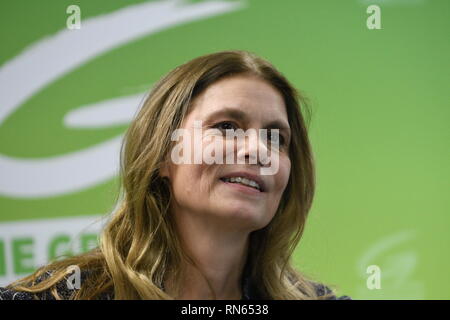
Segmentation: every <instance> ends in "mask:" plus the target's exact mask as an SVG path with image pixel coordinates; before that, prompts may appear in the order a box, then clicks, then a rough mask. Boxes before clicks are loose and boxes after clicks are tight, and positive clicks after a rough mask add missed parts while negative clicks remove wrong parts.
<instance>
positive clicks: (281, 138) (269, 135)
mask: <svg viewBox="0 0 450 320" xmlns="http://www.w3.org/2000/svg"><path fill="white" fill-rule="evenodd" d="M267 138H268V139H269V140H272V130H268V131H267ZM278 139H279V143H280V146H283V145H284V144H285V142H286V141H285V139H284V137H283V135H281V134H280V133H278Z"/></svg>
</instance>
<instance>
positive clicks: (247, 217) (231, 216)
mask: <svg viewBox="0 0 450 320" xmlns="http://www.w3.org/2000/svg"><path fill="white" fill-rule="evenodd" d="M220 212H221V214H220V215H221V216H222V217H224V218H226V220H228V221H230V222H231V223H232V224H233V225H235V226H237V227H239V228H241V227H242V228H244V229H248V230H251V231H254V230H258V229H261V228H264V227H265V226H266V225H267V224H268V223H269V222H270V220H268V219H267V212H264V211H262V210H257V209H255V208H245V207H244V206H242V207H239V208H236V206H232V208H224V207H222V208H220Z"/></svg>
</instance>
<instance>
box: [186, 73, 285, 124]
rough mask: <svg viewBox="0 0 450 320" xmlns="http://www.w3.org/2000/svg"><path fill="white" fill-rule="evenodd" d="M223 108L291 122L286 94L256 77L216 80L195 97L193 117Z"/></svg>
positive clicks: (202, 116)
mask: <svg viewBox="0 0 450 320" xmlns="http://www.w3.org/2000/svg"><path fill="white" fill-rule="evenodd" d="M223 108H232V109H237V110H239V111H243V112H245V113H247V114H248V115H249V117H250V118H252V119H255V120H256V119H261V120H266V119H267V120H274V118H275V117H276V118H277V119H281V120H285V122H287V113H286V107H285V104H284V99H283V96H282V95H281V94H280V93H279V92H278V90H277V89H275V88H274V87H273V86H272V85H271V84H270V83H268V82H267V81H265V80H263V79H260V78H257V77H255V76H248V75H239V76H233V77H229V78H225V79H221V80H219V81H217V82H215V83H213V84H212V85H210V86H209V87H208V88H206V89H205V90H204V91H203V92H202V93H201V94H200V95H199V96H197V97H196V98H195V99H194V101H193V105H192V109H191V112H190V116H191V117H195V118H196V119H199V118H205V117H207V116H208V115H210V114H212V113H215V112H217V111H219V110H221V109H223Z"/></svg>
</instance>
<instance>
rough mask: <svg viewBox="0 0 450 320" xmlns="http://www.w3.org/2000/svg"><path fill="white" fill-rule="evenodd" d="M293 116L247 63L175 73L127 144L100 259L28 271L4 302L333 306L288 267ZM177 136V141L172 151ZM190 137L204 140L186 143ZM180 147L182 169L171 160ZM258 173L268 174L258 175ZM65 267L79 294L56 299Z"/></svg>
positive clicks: (306, 195)
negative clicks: (206, 154) (76, 271)
mask: <svg viewBox="0 0 450 320" xmlns="http://www.w3.org/2000/svg"><path fill="white" fill-rule="evenodd" d="M301 108H302V109H303V111H305V112H307V111H308V110H307V109H306V104H305V101H304V99H303V98H302V97H300V96H299V95H298V94H297V92H296V91H295V89H294V88H293V87H292V86H291V85H290V83H289V82H288V81H287V80H286V79H285V78H284V77H283V76H282V75H281V74H280V73H279V72H278V71H277V70H276V69H275V68H274V67H273V66H272V65H271V64H270V63H268V62H267V61H265V60H263V59H261V58H259V57H257V56H255V55H253V54H251V53H249V52H245V51H224V52H218V53H214V54H210V55H205V56H202V57H199V58H196V59H194V60H191V61H189V62H187V63H185V64H183V65H181V66H179V67H177V68H175V69H174V70H172V71H171V72H170V73H169V74H168V75H166V76H165V77H164V78H163V79H161V80H160V81H159V82H158V83H157V84H156V85H155V87H154V88H153V89H152V91H151V92H150V94H149V95H148V97H147V98H146V100H145V102H144V104H143V106H142V108H141V110H140V112H139V114H138V115H137V117H136V118H135V120H134V121H133V122H132V123H131V125H130V127H129V129H128V131H127V133H126V136H125V141H124V142H125V143H124V148H123V150H122V151H123V152H122V159H121V160H122V161H121V181H122V192H121V200H120V203H119V204H120V206H119V207H118V208H119V209H118V210H117V212H115V213H114V215H113V216H112V219H111V220H110V221H109V223H108V224H107V226H106V227H105V229H104V230H103V232H102V234H101V239H100V246H99V248H97V249H95V250H92V251H91V252H88V253H86V254H83V255H79V256H75V257H71V258H68V259H65V260H62V261H58V262H54V263H52V264H49V265H47V266H45V267H43V268H41V269H39V270H38V271H37V272H35V273H34V274H32V275H31V276H28V277H26V278H24V279H21V280H19V281H17V282H16V283H13V284H11V285H10V286H8V288H7V289H6V290H5V289H3V297H13V296H14V295H15V296H14V297H15V298H19V299H26V298H32V297H33V298H38V299H52V298H56V299H59V298H63V299H103V298H104V299H113V298H114V299H241V298H243V299H336V296H335V295H334V293H333V292H332V291H331V290H330V289H329V288H327V287H325V286H323V285H320V284H319V283H316V282H314V281H311V280H308V279H306V278H305V277H304V276H303V275H302V274H301V273H299V272H297V271H296V270H294V268H293V267H292V265H291V262H290V259H291V255H292V252H293V250H294V249H295V247H296V245H297V243H298V242H299V240H300V238H301V235H302V232H303V229H304V226H305V222H306V217H307V214H308V211H309V209H310V207H311V203H312V199H313V193H314V166H313V155H312V152H311V147H310V144H309V139H308V134H307V130H306V126H305V121H304V118H303V115H302V113H301ZM180 129H182V130H184V131H183V133H184V135H183V136H182V138H183V139H179V140H177V139H174V136H176V135H175V134H174V133H175V132H179V130H180ZM197 129H203V130H206V131H204V133H203V135H201V136H200V139H188V138H189V137H192V136H193V135H194V136H195V133H194V132H195V130H197ZM239 129H242V130H248V129H256V130H257V131H258V132H266V133H268V134H267V135H266V136H265V138H264V139H263V138H258V136H256V137H255V135H251V136H247V137H244V138H245V139H246V140H245V141H244V142H245V143H244V144H242V143H236V141H235V138H234V137H232V138H230V136H229V133H233V132H237V131H239ZM264 129H265V130H266V131H264ZM177 130H178V131H177ZM272 133H273V135H274V136H272ZM191 134H193V135H191ZM180 140H183V146H184V147H185V148H184V149H181V150H182V152H181V153H180V155H181V154H183V157H185V159H188V160H191V161H190V162H189V161H185V162H181V163H180V162H179V161H175V160H174V159H175V158H176V157H174V156H176V155H177V154H176V153H174V152H173V151H174V150H175V148H178V147H179V146H180V145H179V144H178V143H177V142H180ZM269 140H270V141H269ZM186 142H187V143H186ZM208 142H209V143H208ZM269 142H270V144H269ZM189 146H191V147H193V149H194V150H199V149H200V150H203V151H206V149H207V148H209V149H211V146H213V147H214V148H215V149H214V152H212V153H210V155H211V156H213V157H214V159H216V160H217V159H219V160H220V159H221V157H223V158H225V155H228V154H229V153H230V152H232V154H233V160H234V159H235V158H234V156H236V161H233V162H232V163H230V162H220V161H216V162H211V161H200V162H198V161H197V162H196V161H195V160H194V157H195V155H192V154H191V153H188V148H187V147H189ZM227 148H228V149H227ZM222 151H224V152H225V153H222ZM262 151H266V152H262ZM221 153H222V155H221ZM194 154H195V152H194ZM255 154H256V156H255ZM264 154H265V155H266V156H263V155H264ZM269 154H270V155H269ZM237 159H240V160H244V162H242V161H241V162H238V161H237ZM192 160H194V161H192ZM201 160H205V159H203V158H202V159H201ZM209 160H211V159H209ZM263 168H266V169H269V168H272V169H273V168H275V170H272V171H273V172H272V173H270V174H265V175H263V174H261V172H262V171H261V169H263ZM71 266H77V267H79V268H80V270H81V271H82V281H81V287H80V289H73V290H69V289H68V288H67V285H66V279H67V278H68V276H69V274H68V272H67V270H68V268H71ZM344 298H347V297H345V296H344V297H341V298H339V299H344Z"/></svg>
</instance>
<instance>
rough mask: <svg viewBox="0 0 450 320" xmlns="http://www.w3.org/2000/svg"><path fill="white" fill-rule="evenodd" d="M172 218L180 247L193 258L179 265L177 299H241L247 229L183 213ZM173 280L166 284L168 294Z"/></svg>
mask: <svg viewBox="0 0 450 320" xmlns="http://www.w3.org/2000/svg"><path fill="white" fill-rule="evenodd" d="M175 221H177V229H178V230H177V231H178V235H179V237H180V241H181V243H182V244H183V250H185V251H186V253H187V254H188V255H189V257H190V258H191V259H192V260H193V261H192V262H191V261H184V262H183V264H182V266H181V270H182V272H181V274H182V280H181V287H180V288H181V291H180V293H179V296H177V297H176V299H189V300H191V299H192V300H195V299H201V300H208V299H214V298H216V299H220V300H228V299H241V297H242V285H241V282H242V273H243V270H244V266H245V263H246V258H247V251H248V242H249V232H243V231H242V230H241V231H237V230H235V229H234V230H233V229H232V228H229V229H224V228H223V224H222V223H220V222H215V221H204V219H201V218H200V217H198V216H195V215H189V214H185V213H183V214H179V215H178V216H177V217H176V220H175ZM172 280H173V279H168V281H166V284H165V288H167V291H168V293H169V294H171V292H170V291H171V288H173V286H172V285H171V281H172Z"/></svg>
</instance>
